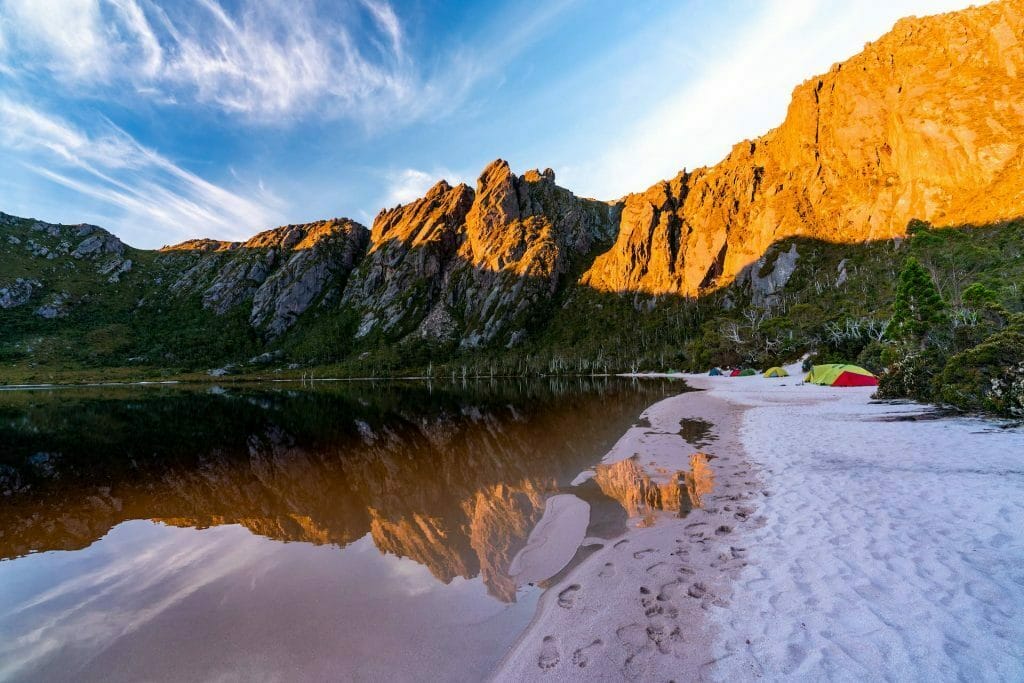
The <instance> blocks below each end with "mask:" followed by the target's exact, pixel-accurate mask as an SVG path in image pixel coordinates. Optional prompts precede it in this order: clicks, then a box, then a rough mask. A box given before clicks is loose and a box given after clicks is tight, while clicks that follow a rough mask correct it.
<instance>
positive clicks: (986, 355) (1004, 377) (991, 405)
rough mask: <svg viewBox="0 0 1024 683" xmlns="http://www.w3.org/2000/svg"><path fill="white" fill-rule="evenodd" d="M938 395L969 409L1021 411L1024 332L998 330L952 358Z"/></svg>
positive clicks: (1003, 413) (942, 378)
mask: <svg viewBox="0 0 1024 683" xmlns="http://www.w3.org/2000/svg"><path fill="white" fill-rule="evenodd" d="M939 385H940V386H939V392H938V393H939V396H938V398H939V399H940V400H941V401H943V402H944V403H949V404H951V405H954V406H957V407H958V408H963V409H966V410H991V411H993V412H996V413H999V414H1001V415H1013V414H1020V411H1021V409H1022V406H1024V334H1021V333H1020V332H1018V331H1016V330H1005V331H1003V332H998V333H996V334H994V335H992V336H991V337H989V338H988V339H986V340H985V341H984V342H982V343H981V344H979V345H978V346H976V347H974V348H972V349H968V350H967V351H963V352H961V353H958V354H956V355H954V356H953V357H951V358H950V359H949V360H948V361H947V362H946V365H945V367H944V368H943V370H942V376H941V378H940V380H939Z"/></svg>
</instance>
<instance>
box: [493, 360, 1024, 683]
mask: <svg viewBox="0 0 1024 683" xmlns="http://www.w3.org/2000/svg"><path fill="white" fill-rule="evenodd" d="M793 374H794V376H792V377H788V378H783V379H765V378H761V377H751V378H707V377H695V376H687V377H686V379H687V381H688V382H690V383H691V384H693V385H694V386H697V387H702V388H706V389H708V391H704V392H695V393H690V394H683V395H680V396H676V397H672V398H669V399H666V400H663V401H661V402H659V403H657V404H655V405H654V406H651V408H649V409H648V410H647V411H646V413H645V416H646V417H647V419H648V421H649V423H650V427H649V428H647V427H637V428H634V429H631V430H629V431H628V432H627V433H626V434H625V435H624V436H623V437H622V439H620V441H619V442H618V443H617V444H616V446H615V447H614V448H613V449H612V451H611V452H610V453H609V454H608V456H607V457H606V458H605V463H608V464H610V463H613V462H616V461H624V460H625V459H627V458H631V457H632V456H634V455H635V454H639V458H637V459H636V460H635V461H639V462H641V463H643V465H644V468H645V469H646V470H647V471H648V472H652V473H654V474H655V475H657V473H659V472H667V471H672V470H674V469H684V468H686V467H687V466H688V465H689V462H688V461H689V457H690V455H691V454H692V453H693V452H694V451H696V450H698V448H697V445H696V444H693V443H687V442H686V441H685V440H684V439H683V436H682V435H681V434H680V431H681V430H680V420H681V419H684V418H694V417H696V418H701V419H704V420H707V421H709V422H712V423H713V424H714V425H715V429H714V433H715V436H716V437H717V438H716V439H715V440H714V441H712V442H711V443H710V444H705V445H703V446H702V447H701V448H700V449H699V450H701V451H703V452H705V453H708V454H709V455H711V456H713V459H711V460H710V466H711V468H712V470H713V475H714V479H715V481H714V487H713V488H712V490H711V491H710V492H708V493H706V494H705V495H704V496H703V497H702V498H703V499H702V503H703V508H699V509H694V510H693V511H691V512H689V513H688V514H687V515H686V516H685V517H682V518H678V517H674V516H672V515H671V514H670V513H657V514H655V515H654V516H653V517H651V515H650V513H649V512H648V515H647V517H646V518H645V516H644V515H641V514H634V515H633V517H632V518H631V524H630V528H629V531H628V532H627V533H626V534H625V535H624V536H622V537H621V538H620V539H618V540H615V541H610V542H609V541H603V540H601V539H590V540H589V542H590V543H592V544H600V545H601V547H600V548H599V549H598V550H596V552H593V553H592V554H591V555H589V556H588V557H587V558H586V560H584V561H583V562H582V563H580V564H579V566H578V567H576V568H575V569H574V570H572V571H571V572H569V573H568V574H567V575H566V576H564V577H561V578H560V579H559V580H558V581H557V583H556V584H555V585H554V586H552V587H551V588H550V589H549V590H548V591H547V592H546V593H545V594H544V595H543V596H542V597H541V601H540V604H539V607H538V612H537V614H536V616H535V618H534V620H533V622H532V623H531V626H530V627H529V628H528V630H527V631H526V632H525V633H524V634H523V635H522V636H521V637H520V639H519V640H518V641H517V643H516V645H515V647H514V648H513V649H512V650H511V651H510V653H509V654H508V655H507V656H506V658H505V659H504V661H503V663H502V665H501V667H500V668H499V669H498V671H497V672H496V674H495V678H496V679H497V680H500V681H516V680H665V681H667V680H677V681H680V680H750V679H754V678H764V679H767V680H779V679H786V680H794V679H796V680H812V679H813V680H820V679H830V680H831V679H835V680H865V679H899V680H957V679H971V680H1021V679H1022V678H1024V569H1021V568H1022V567H1024V434H1022V433H1021V431H1020V430H1019V429H1017V430H1012V429H1002V428H1000V425H999V424H998V423H996V422H993V421H989V420H982V419H976V418H943V419H931V418H932V417H934V414H933V412H932V411H931V409H930V408H928V407H927V406H922V405H917V404H891V403H879V402H874V401H872V400H871V398H870V396H871V393H872V391H873V389H871V388H854V389H832V388H827V387H817V386H810V385H800V384H799V375H798V374H797V372H796V370H795V369H794V370H793ZM682 431H683V432H684V433H686V431H687V430H682ZM691 431H692V430H691ZM691 438H693V437H692V435H691ZM585 478H586V477H580V478H578V480H582V479H585ZM652 521H653V525H650V526H649V524H650V523H651V522H652Z"/></svg>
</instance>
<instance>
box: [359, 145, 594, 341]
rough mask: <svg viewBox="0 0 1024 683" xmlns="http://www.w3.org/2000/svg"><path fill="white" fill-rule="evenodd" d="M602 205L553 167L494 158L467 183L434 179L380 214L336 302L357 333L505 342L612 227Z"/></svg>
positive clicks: (516, 337)
mask: <svg viewBox="0 0 1024 683" xmlns="http://www.w3.org/2000/svg"><path fill="white" fill-rule="evenodd" d="M612 218H613V214H612V211H611V210H610V208H609V207H608V205H606V204H604V203H602V202H597V201H594V200H588V199H580V198H578V197H576V196H575V195H573V194H572V193H571V192H569V191H568V190H566V189H564V188H561V187H558V186H557V185H556V184H555V176H554V172H553V171H551V170H550V169H548V170H546V171H544V172H543V173H542V172H540V171H529V172H527V173H525V174H524V175H522V176H517V175H515V174H514V173H512V171H511V169H510V168H509V165H508V163H507V162H505V161H504V160H501V159H499V160H497V161H495V162H493V163H491V164H490V165H489V166H488V167H487V168H486V169H484V171H483V173H482V174H481V175H480V178H479V180H478V181H477V186H476V190H475V191H474V190H473V189H471V188H469V187H468V186H466V185H459V186H457V187H451V186H450V185H448V183H446V182H444V181H442V182H440V183H438V184H437V185H435V186H434V187H433V188H431V190H430V191H429V192H428V193H427V194H426V196H424V197H423V198H422V199H420V200H417V201H415V202H412V203H410V204H407V205H405V206H399V207H396V208H394V209H391V210H389V211H382V212H381V213H380V214H379V215H378V216H377V219H376V220H375V221H374V227H373V231H372V233H371V242H372V245H371V247H370V252H369V256H368V258H367V261H366V263H364V264H363V266H362V267H361V268H360V269H359V272H358V274H357V275H356V276H354V277H353V281H352V284H351V286H350V287H349V290H348V291H347V292H346V294H345V301H346V303H349V304H351V305H353V306H354V307H355V308H356V309H357V310H358V311H360V313H361V322H360V326H359V332H358V334H359V335H360V336H366V335H368V334H370V333H371V332H374V331H378V332H380V333H383V334H386V335H389V336H391V337H404V336H408V335H411V334H416V335H419V336H421V337H426V338H434V339H453V340H458V342H459V344H460V345H461V346H463V347H474V346H479V345H482V344H488V343H493V342H496V341H497V342H500V343H503V344H514V343H516V342H517V341H518V340H519V339H521V338H522V336H523V335H524V334H525V328H526V326H527V323H528V321H529V319H530V317H531V316H532V315H534V314H535V313H536V312H537V311H538V309H539V308H541V307H542V306H543V305H544V303H545V302H546V301H549V300H550V299H551V298H552V297H553V296H554V295H555V294H556V293H557V292H558V291H559V289H560V287H562V286H563V285H564V284H565V276H566V275H567V274H569V273H570V272H571V271H572V270H573V268H574V266H575V265H576V264H578V263H580V262H581V261H582V260H583V259H584V258H586V257H587V256H588V255H589V254H590V253H591V252H592V251H593V250H594V249H595V248H596V247H597V246H598V245H600V244H601V243H602V242H603V241H607V240H610V239H611V236H612V234H613V232H614V224H613V220H612Z"/></svg>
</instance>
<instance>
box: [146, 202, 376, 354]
mask: <svg viewBox="0 0 1024 683" xmlns="http://www.w3.org/2000/svg"><path fill="white" fill-rule="evenodd" d="M367 241H368V233H367V230H366V228H364V227H363V226H362V225H360V224H358V223H356V222H355V221H351V220H349V219H347V218H335V219H331V220H327V221H318V222H315V223H307V224H303V225H286V226H283V227H280V228H275V229H273V230H267V231H265V232H262V233H260V234H258V235H256V236H255V237H253V238H252V239H250V240H248V241H246V242H242V243H238V242H218V241H214V240H192V241H189V242H184V243H182V244H179V245H174V246H170V247H164V248H163V249H161V252H162V254H163V257H162V258H163V263H164V265H170V266H172V267H175V266H177V267H184V268H183V269H184V272H183V274H182V275H181V276H179V277H178V278H177V280H176V281H174V282H173V283H172V284H171V285H170V291H171V293H173V294H177V295H189V294H198V295H199V296H200V297H201V300H202V305H203V307H205V308H207V309H209V310H211V311H213V312H214V313H217V314H218V315H223V314H225V313H227V312H228V311H231V310H233V309H235V308H237V307H239V306H242V305H247V306H249V320H250V322H251V324H252V326H253V327H254V328H255V329H257V330H259V331H261V332H263V333H264V334H265V335H266V336H267V337H277V336H279V335H280V334H282V333H283V332H284V331H285V330H287V329H288V328H290V327H291V326H292V325H293V324H294V323H295V321H296V320H297V319H298V317H299V316H300V315H301V314H302V313H304V312H305V311H306V310H308V309H309V308H310V307H311V306H312V305H313V304H315V303H316V302H317V301H322V300H324V299H325V298H331V297H333V298H337V297H339V296H340V294H341V290H342V288H343V287H344V284H345V281H346V279H347V278H348V275H349V273H350V272H351V271H352V269H353V268H354V267H355V265H356V264H357V263H358V262H359V260H360V259H361V258H362V256H363V254H364V252H365V250H366V245H367Z"/></svg>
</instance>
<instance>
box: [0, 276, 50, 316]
mask: <svg viewBox="0 0 1024 683" xmlns="http://www.w3.org/2000/svg"><path fill="white" fill-rule="evenodd" d="M40 286H41V284H40V283H39V281H38V280H26V279H24V278H20V277H19V278H17V279H15V280H14V282H12V283H10V284H8V285H4V286H3V287H0V308H3V309H6V308H14V307H15V306H22V305H24V304H27V303H28V300H29V299H31V298H32V291H33V290H34V289H37V288H39V287H40Z"/></svg>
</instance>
